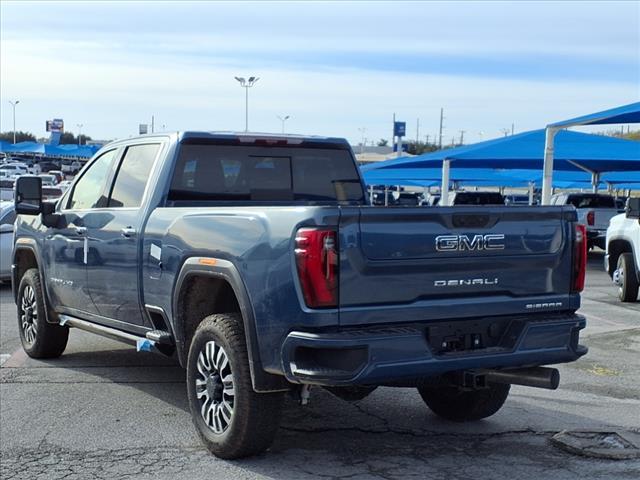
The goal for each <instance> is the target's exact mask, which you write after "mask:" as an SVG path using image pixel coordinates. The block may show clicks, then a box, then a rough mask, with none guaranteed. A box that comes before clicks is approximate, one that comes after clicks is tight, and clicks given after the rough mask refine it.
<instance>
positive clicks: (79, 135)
mask: <svg viewBox="0 0 640 480" xmlns="http://www.w3.org/2000/svg"><path fill="white" fill-rule="evenodd" d="M83 126H84V125H83V124H82V123H77V124H76V127H78V146H80V145H82V140H80V138H81V137H82V127H83Z"/></svg>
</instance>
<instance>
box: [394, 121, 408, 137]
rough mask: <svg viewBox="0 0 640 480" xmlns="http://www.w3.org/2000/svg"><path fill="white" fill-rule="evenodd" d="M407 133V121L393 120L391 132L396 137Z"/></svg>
mask: <svg viewBox="0 0 640 480" xmlns="http://www.w3.org/2000/svg"><path fill="white" fill-rule="evenodd" d="M406 133H407V122H395V123H394V124H393V134H394V135H395V136H396V137H404V136H405V134H406Z"/></svg>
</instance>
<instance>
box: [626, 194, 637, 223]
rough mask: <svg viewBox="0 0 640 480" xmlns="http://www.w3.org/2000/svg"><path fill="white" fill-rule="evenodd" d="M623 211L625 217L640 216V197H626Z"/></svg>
mask: <svg viewBox="0 0 640 480" xmlns="http://www.w3.org/2000/svg"><path fill="white" fill-rule="evenodd" d="M624 213H625V216H626V217H627V218H640V197H635V198H631V197H629V198H627V205H626V206H625V207H624Z"/></svg>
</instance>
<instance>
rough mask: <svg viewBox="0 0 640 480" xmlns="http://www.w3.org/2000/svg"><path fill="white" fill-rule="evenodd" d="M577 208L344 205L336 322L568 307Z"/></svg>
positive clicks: (574, 299)
mask: <svg viewBox="0 0 640 480" xmlns="http://www.w3.org/2000/svg"><path fill="white" fill-rule="evenodd" d="M575 219H576V214H575V210H573V209H572V208H566V207H517V208H516V207H502V206H491V207H461V206H456V207H437V208H426V207H416V208H404V207H398V208H394V207H390V208H376V207H360V208H345V209H343V212H342V214H341V220H340V300H339V301H340V323H341V324H343V325H348V324H362V323H391V322H407V321H421V320H429V319H445V318H464V317H467V318H468V317H474V316H485V315H501V314H513V313H523V312H527V311H529V312H532V311H535V312H541V311H559V310H572V309H575V308H577V307H578V302H579V298H578V296H577V295H570V293H569V291H570V282H571V276H572V235H573V225H572V223H571V222H572V221H575Z"/></svg>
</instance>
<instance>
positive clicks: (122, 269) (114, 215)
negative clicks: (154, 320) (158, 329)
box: [85, 143, 161, 327]
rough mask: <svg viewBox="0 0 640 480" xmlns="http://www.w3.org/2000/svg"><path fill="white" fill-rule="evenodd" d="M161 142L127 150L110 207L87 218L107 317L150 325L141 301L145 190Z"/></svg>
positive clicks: (97, 289)
mask: <svg viewBox="0 0 640 480" xmlns="http://www.w3.org/2000/svg"><path fill="white" fill-rule="evenodd" d="M160 146H161V144H160V143H141V144H134V145H130V146H128V147H126V148H125V150H124V153H123V155H122V159H121V160H120V164H119V165H118V168H117V171H116V173H115V177H114V179H113V182H112V183H111V186H110V189H109V198H108V201H107V207H106V208H103V209H101V210H100V211H99V212H95V216H94V217H93V218H90V219H87V220H88V221H87V222H85V224H86V226H87V236H88V246H89V261H88V263H87V275H88V279H89V289H90V293H91V298H92V299H93V302H94V303H95V306H96V308H97V310H98V313H99V314H100V316H102V317H106V318H108V319H110V320H113V321H116V322H117V323H115V326H116V327H117V326H118V324H119V323H126V324H134V325H137V326H143V327H151V325H150V324H148V322H147V320H146V319H145V316H144V313H143V308H142V305H141V295H140V287H141V285H140V281H139V275H140V274H139V271H140V270H139V268H138V267H139V264H140V259H139V251H140V248H141V244H140V241H139V240H140V230H141V227H142V220H143V216H144V212H143V205H144V198H145V191H146V188H147V183H148V180H149V178H150V176H151V170H152V168H153V165H154V163H155V160H156V157H157V156H158V152H159V150H160Z"/></svg>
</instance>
